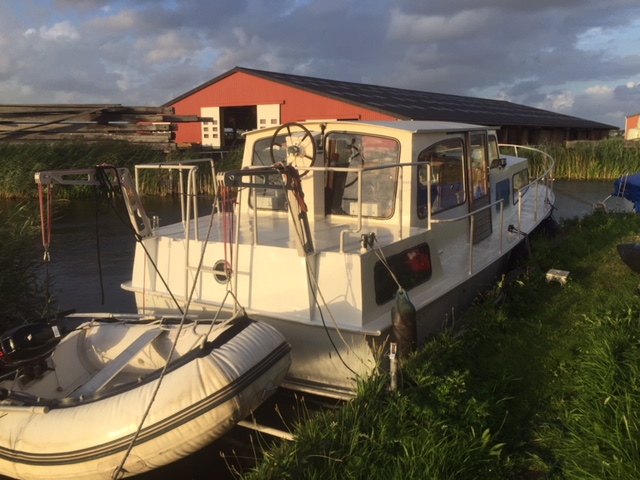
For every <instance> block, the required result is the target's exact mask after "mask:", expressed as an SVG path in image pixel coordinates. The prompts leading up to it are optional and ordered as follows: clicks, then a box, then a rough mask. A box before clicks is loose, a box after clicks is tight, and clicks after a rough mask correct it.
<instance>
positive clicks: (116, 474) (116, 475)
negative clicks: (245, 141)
mask: <svg viewBox="0 0 640 480" xmlns="http://www.w3.org/2000/svg"><path fill="white" fill-rule="evenodd" d="M214 215H215V209H214V208H212V209H211V215H210V216H209V228H208V230H207V235H206V238H205V241H204V245H203V248H202V254H201V255H200V261H199V263H198V268H197V269H196V274H195V276H194V278H193V285H192V286H191V292H190V293H189V298H188V300H187V304H186V305H185V308H184V312H183V313H182V318H181V319H180V324H179V325H178V332H177V334H176V338H175V340H174V342H173V345H171V351H170V352H169V356H168V357H167V361H166V362H165V364H164V367H163V368H162V371H161V372H160V376H159V378H158V382H157V383H156V387H155V389H154V391H153V393H152V395H151V399H150V400H149V404H148V405H147V408H146V410H145V411H144V414H143V415H142V419H141V420H140V423H139V424H138V428H137V429H136V432H135V433H134V435H133V438H132V439H131V442H129V446H128V448H127V451H126V453H125V455H124V458H123V459H122V462H120V465H118V467H117V468H116V469H115V471H114V472H113V475H112V476H111V478H112V479H113V480H116V479H118V478H122V475H124V470H123V469H124V464H125V463H126V461H127V459H128V458H129V455H130V454H131V451H132V450H133V446H134V444H135V442H136V440H137V439H138V437H139V436H140V432H141V431H142V426H143V425H144V422H145V420H146V419H147V417H148V416H149V412H150V411H151V407H152V406H153V403H154V402H155V399H156V396H157V394H158V391H159V390H160V385H161V384H162V380H163V379H164V376H165V374H166V372H167V369H168V368H169V363H170V362H171V358H172V357H173V354H174V353H175V350H176V347H177V345H178V340H179V339H180V334H181V333H182V328H183V326H184V323H185V321H186V318H187V314H188V312H189V306H190V305H191V301H192V299H193V294H194V292H195V289H196V285H197V283H198V281H197V280H198V277H199V275H200V272H201V270H202V264H203V263H204V255H205V252H206V248H207V243H208V241H209V238H210V235H211V230H212V227H213V217H214ZM187 228H189V226H188V225H187Z"/></svg>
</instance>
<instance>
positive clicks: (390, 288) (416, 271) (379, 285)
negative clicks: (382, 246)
mask: <svg viewBox="0 0 640 480" xmlns="http://www.w3.org/2000/svg"><path fill="white" fill-rule="evenodd" d="M387 263H388V264H389V268H390V269H391V271H392V272H393V274H394V275H395V277H396V278H397V279H398V282H399V283H400V285H401V286H402V288H403V289H405V290H411V289H412V288H413V287H416V286H417V285H420V284H421V283H424V282H426V281H427V280H429V279H430V278H431V253H430V252H429V245H427V244H426V243H422V244H420V245H417V246H416V247H413V248H410V249H408V250H405V251H404V252H401V253H397V254H395V255H391V256H389V257H387ZM373 279H374V282H375V292H376V303H377V304H378V305H382V304H383V303H386V302H388V301H389V300H391V299H392V298H393V297H394V296H395V294H396V292H397V291H398V284H397V283H396V282H395V280H394V279H393V277H392V276H391V274H390V273H389V269H388V268H387V267H386V266H385V265H384V264H383V263H382V262H378V263H376V265H375V266H374V268H373Z"/></svg>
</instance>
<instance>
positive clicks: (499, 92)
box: [0, 0, 640, 128]
mask: <svg viewBox="0 0 640 480" xmlns="http://www.w3.org/2000/svg"><path fill="white" fill-rule="evenodd" d="M0 6H1V7H2V10H1V12H2V13H0V104H33V103H37V104H39V103H63V104H66V103H73V104H84V103H99V104H103V103H107V104H121V105H127V106H158V105H162V104H164V103H166V102H168V101H170V100H172V99H174V98H176V97H178V96H179V95H182V94H183V93H185V92H187V91H189V90H191V89H192V88H194V87H196V86H198V85H200V84H202V83H204V82H206V81H208V80H211V79H213V78H215V77H217V76H218V75H221V74H223V73H225V72H227V71H228V70H230V69H232V68H234V67H236V66H240V67H246V68H254V69H260V70H268V71H274V72H282V73H291V74H297V75H305V76H312V77H320V78H328V79H333V80H341V81H349V82H357V83H368V84H374V85H383V86H388V87H395V88H406V89H411V90H420V91H425V92H436V93H446V94H455V95H465V96H472V97H481V98H488V99H499V100H506V101H510V102H513V103H517V104H522V105H528V106H531V107H537V108H542V109H545V110H550V111H553V112H558V113H563V114H566V115H572V116H576V117H580V118H584V119H588V120H593V121H597V122H602V123H605V124H608V125H613V126H616V127H619V128H624V122H625V117H626V116H629V115H634V114H637V113H640V2H639V1H638V0H607V1H606V2H605V1H602V0H535V1H533V0H111V1H110V0H20V1H16V0H0Z"/></svg>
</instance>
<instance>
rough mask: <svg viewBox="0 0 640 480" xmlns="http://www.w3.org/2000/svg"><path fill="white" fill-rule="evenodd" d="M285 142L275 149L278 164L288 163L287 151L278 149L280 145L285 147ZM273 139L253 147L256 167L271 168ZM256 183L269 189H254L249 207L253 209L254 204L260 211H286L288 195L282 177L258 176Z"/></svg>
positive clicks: (259, 141)
mask: <svg viewBox="0 0 640 480" xmlns="http://www.w3.org/2000/svg"><path fill="white" fill-rule="evenodd" d="M284 144H285V141H284V140H283V141H282V142H280V143H276V144H275V145H274V149H273V155H274V157H275V161H276V162H282V163H286V162H285V160H286V153H287V152H286V149H285V148H278V145H284ZM270 150H271V137H269V138H264V139H262V140H258V141H257V142H256V143H255V144H254V146H253V161H252V165H253V166H254V167H271V166H272V165H273V161H272V159H271V151H270ZM252 181H253V182H255V183H264V184H265V185H266V186H268V188H253V189H252V190H251V194H250V196H249V205H250V206H251V207H252V208H253V207H254V203H255V204H256V206H257V208H258V210H286V208H287V194H286V191H285V189H284V184H283V183H282V177H281V176H280V175H256V176H255V177H254V178H253V180H252Z"/></svg>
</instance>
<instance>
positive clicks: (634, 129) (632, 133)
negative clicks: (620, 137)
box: [624, 113, 640, 140]
mask: <svg viewBox="0 0 640 480" xmlns="http://www.w3.org/2000/svg"><path fill="white" fill-rule="evenodd" d="M639 120H640V113H636V114H635V115H629V116H628V117H627V118H626V119H625V122H624V139H625V140H640V125H638V123H639V122H638V121H639Z"/></svg>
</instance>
